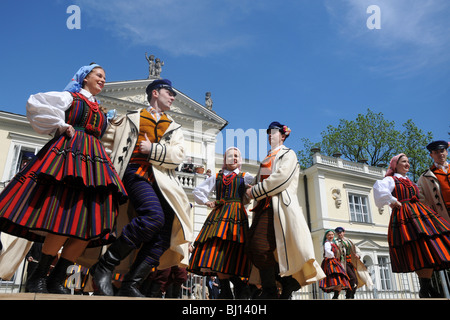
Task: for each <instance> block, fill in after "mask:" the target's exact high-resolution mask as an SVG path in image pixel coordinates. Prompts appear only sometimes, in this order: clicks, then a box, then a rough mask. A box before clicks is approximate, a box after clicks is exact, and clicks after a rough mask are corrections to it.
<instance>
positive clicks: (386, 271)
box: [378, 257, 392, 290]
mask: <svg viewBox="0 0 450 320" xmlns="http://www.w3.org/2000/svg"><path fill="white" fill-rule="evenodd" d="M378 265H379V267H380V268H379V272H380V285H381V290H392V281H391V271H390V265H389V259H388V257H378Z"/></svg>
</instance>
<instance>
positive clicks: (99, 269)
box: [90, 237, 134, 296]
mask: <svg viewBox="0 0 450 320" xmlns="http://www.w3.org/2000/svg"><path fill="white" fill-rule="evenodd" d="M133 249H134V248H133V247H132V246H130V245H129V244H128V243H127V242H126V241H125V239H124V238H123V237H119V238H117V240H116V241H114V242H113V243H112V244H111V245H110V246H109V248H108V250H107V251H106V252H105V254H104V255H103V256H101V258H100V259H99V261H98V262H97V263H96V264H95V265H93V266H92V268H91V270H90V272H91V275H92V281H93V285H94V290H95V291H94V294H98V295H104V296H113V295H114V289H113V285H112V276H113V271H114V268H115V267H116V266H118V265H119V264H120V261H122V260H123V259H125V258H126V257H127V256H128V255H129V254H130V253H131V251H133Z"/></svg>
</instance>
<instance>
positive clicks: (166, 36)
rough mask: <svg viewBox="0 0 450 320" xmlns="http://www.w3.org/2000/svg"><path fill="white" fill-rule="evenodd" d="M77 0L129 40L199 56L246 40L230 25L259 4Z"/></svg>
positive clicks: (94, 18)
mask: <svg viewBox="0 0 450 320" xmlns="http://www.w3.org/2000/svg"><path fill="white" fill-rule="evenodd" d="M76 2H77V4H78V5H79V6H80V7H81V9H82V10H83V14H88V15H89V19H90V21H95V24H96V26H98V27H101V28H105V29H107V30H109V31H110V32H112V33H115V34H116V35H117V36H120V37H122V38H124V39H126V40H128V41H130V42H131V43H133V44H139V45H142V44H144V45H151V46H154V47H158V48H160V49H162V50H167V51H168V52H170V53H172V54H175V55H178V54H188V55H198V56H203V55H208V54H213V53H217V52H222V51H223V50H226V49H229V48H235V47H240V46H245V45H246V44H248V43H249V41H251V39H250V37H249V36H248V35H246V34H243V33H241V32H236V29H235V28H233V25H234V24H235V23H236V22H239V21H241V20H242V19H243V18H245V16H246V15H247V14H249V11H250V9H251V10H253V9H255V8H257V7H258V6H255V5H253V4H252V1H250V0H245V1H242V0H240V1H233V0H226V1H221V2H219V1H210V0H189V1H182V0H163V1H155V0H133V1H127V2H125V1H121V0H109V1H107V0H96V1H90V0H77V1H76ZM260 8H262V7H261V6H260ZM91 23H92V22H91Z"/></svg>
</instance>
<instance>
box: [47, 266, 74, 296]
mask: <svg viewBox="0 0 450 320" xmlns="http://www.w3.org/2000/svg"><path fill="white" fill-rule="evenodd" d="M73 264H74V263H73V262H72V261H69V260H67V259H64V258H62V257H61V258H59V260H58V262H57V263H56V266H55V268H54V269H53V271H52V272H51V273H50V275H49V276H48V279H47V290H48V292H49V293H56V294H70V293H71V291H70V289H68V288H66V287H65V286H64V282H65V280H66V279H67V268H68V267H69V266H71V265H73Z"/></svg>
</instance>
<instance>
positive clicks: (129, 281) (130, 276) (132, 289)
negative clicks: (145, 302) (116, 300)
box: [117, 262, 153, 298]
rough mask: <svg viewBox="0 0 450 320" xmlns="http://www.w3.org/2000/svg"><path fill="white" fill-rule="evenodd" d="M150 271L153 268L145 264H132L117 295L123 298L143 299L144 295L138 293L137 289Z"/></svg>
mask: <svg viewBox="0 0 450 320" xmlns="http://www.w3.org/2000/svg"><path fill="white" fill-rule="evenodd" d="M152 270H153V266H151V265H149V264H147V263H145V262H135V263H133V265H132V266H131V268H130V271H128V273H127V274H126V275H125V277H124V279H123V281H122V285H121V286H120V289H119V292H117V295H118V296H125V297H141V298H143V297H145V295H143V294H142V292H141V291H139V288H140V286H141V284H142V283H143V282H144V280H145V279H147V277H148V276H149V275H150V273H151V272H152Z"/></svg>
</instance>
